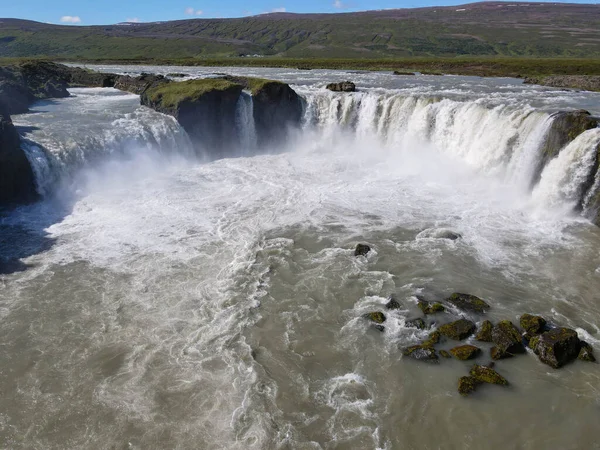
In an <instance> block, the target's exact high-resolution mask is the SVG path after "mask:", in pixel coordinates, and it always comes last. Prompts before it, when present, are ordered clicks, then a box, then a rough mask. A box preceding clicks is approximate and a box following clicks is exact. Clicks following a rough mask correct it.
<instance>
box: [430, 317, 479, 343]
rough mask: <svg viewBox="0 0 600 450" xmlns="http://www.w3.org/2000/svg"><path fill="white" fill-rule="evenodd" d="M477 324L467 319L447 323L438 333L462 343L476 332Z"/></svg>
mask: <svg viewBox="0 0 600 450" xmlns="http://www.w3.org/2000/svg"><path fill="white" fill-rule="evenodd" d="M475 329H476V327H475V324H474V323H473V322H471V321H470V320H467V319H459V320H456V321H454V322H451V323H447V324H445V325H442V326H441V327H439V328H438V331H439V332H440V333H441V334H442V335H444V336H446V337H448V338H450V339H454V340H455V341H462V340H463V339H466V338H468V337H469V336H471V335H472V334H473V333H474V332H475Z"/></svg>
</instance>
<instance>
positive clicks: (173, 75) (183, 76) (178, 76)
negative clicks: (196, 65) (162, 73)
mask: <svg viewBox="0 0 600 450" xmlns="http://www.w3.org/2000/svg"><path fill="white" fill-rule="evenodd" d="M167 76H168V77H170V78H185V77H187V76H188V75H187V74H185V73H168V74H167Z"/></svg>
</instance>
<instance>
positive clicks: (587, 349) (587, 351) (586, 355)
mask: <svg viewBox="0 0 600 450" xmlns="http://www.w3.org/2000/svg"><path fill="white" fill-rule="evenodd" d="M577 358H578V359H580V360H581V361H587V362H596V358H595V357H594V350H593V349H592V346H591V345H590V344H588V343H587V342H585V341H581V350H579V355H578V356H577Z"/></svg>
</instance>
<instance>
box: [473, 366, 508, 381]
mask: <svg viewBox="0 0 600 450" xmlns="http://www.w3.org/2000/svg"><path fill="white" fill-rule="evenodd" d="M469 374H470V375H471V376H472V377H473V378H475V379H476V380H477V381H479V382H481V383H488V384H499V385H502V386H507V385H508V381H507V380H506V378H504V377H503V376H502V375H500V374H499V373H498V372H496V371H495V370H494V369H492V368H491V367H487V366H480V365H477V364H476V365H474V366H473V367H471V370H470V371H469Z"/></svg>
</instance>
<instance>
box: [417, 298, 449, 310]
mask: <svg viewBox="0 0 600 450" xmlns="http://www.w3.org/2000/svg"><path fill="white" fill-rule="evenodd" d="M417 306H418V307H419V309H420V310H421V311H423V314H435V313H439V312H444V311H445V310H446V308H445V307H444V305H442V304H441V303H438V302H436V303H431V302H428V301H427V300H424V299H422V298H420V297H417Z"/></svg>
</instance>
